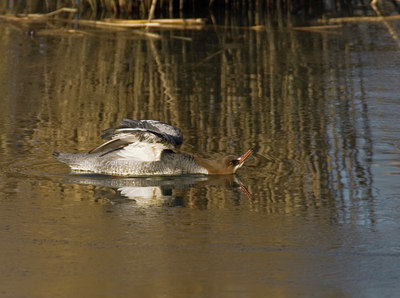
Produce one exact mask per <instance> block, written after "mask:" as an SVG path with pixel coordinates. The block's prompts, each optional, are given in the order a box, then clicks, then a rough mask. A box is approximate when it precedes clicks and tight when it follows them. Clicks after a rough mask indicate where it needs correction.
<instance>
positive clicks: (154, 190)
mask: <svg viewBox="0 0 400 298" xmlns="http://www.w3.org/2000/svg"><path fill="white" fill-rule="evenodd" d="M64 183H71V184H83V185H93V186H97V187H106V188H111V189H113V190H114V191H115V192H113V193H109V192H107V193H105V192H104V191H101V194H100V195H101V197H102V198H105V199H107V200H108V201H109V202H111V203H122V202H128V200H126V199H129V200H134V201H135V202H136V204H137V205H140V206H142V207H146V206H153V205H168V206H184V205H185V199H184V198H183V197H181V196H179V195H176V193H175V192H174V190H178V191H179V190H183V189H189V188H200V187H208V186H218V187H222V188H223V189H228V190H235V191H236V190H240V192H241V193H242V194H244V195H245V196H246V197H247V198H248V199H251V194H250V193H249V192H248V190H247V189H246V187H245V186H244V185H243V184H242V183H241V181H240V180H239V179H238V178H237V177H236V176H234V175H214V176H205V175H181V176H153V177H133V178H127V177H110V176H107V175H98V174H74V175H71V176H69V177H68V178H67V179H66V180H65V181H64ZM200 199H201V198H200Z"/></svg>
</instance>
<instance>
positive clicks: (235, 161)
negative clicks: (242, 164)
mask: <svg viewBox="0 0 400 298" xmlns="http://www.w3.org/2000/svg"><path fill="white" fill-rule="evenodd" d="M238 164H239V161H238V160H237V159H234V160H231V161H230V162H229V165H230V166H234V167H235V166H237V165H238Z"/></svg>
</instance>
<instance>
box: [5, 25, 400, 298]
mask: <svg viewBox="0 0 400 298" xmlns="http://www.w3.org/2000/svg"><path fill="white" fill-rule="evenodd" d="M391 24H392V26H394V29H395V31H396V32H398V33H399V32H400V23H395V22H393V23H391ZM69 29H70V30H65V29H60V28H59V27H57V26H54V25H52V24H48V25H43V24H40V23H37V24H36V23H32V24H27V23H12V22H11V23H7V22H3V23H0V52H1V53H2V58H1V59H0V99H1V109H0V138H1V143H0V144H1V150H0V168H1V174H0V181H1V183H0V222H1V227H0V238H1V242H0V262H1V264H2V266H1V267H0V279H1V285H0V295H1V296H3V297H73V296H77V295H79V296H81V297H90V296H92V297H110V296H113V297H123V296H136V297H159V296H171V297H174V296H176V297H266V296H269V297H271V296H275V297H288V296H290V297H291V296H311V295H314V296H317V297H320V296H329V297H351V296H360V297H377V296H380V297H382V296H385V295H386V296H387V297H389V296H395V295H397V294H398V292H399V290H400V221H399V218H400V184H399V178H400V177H399V174H400V161H399V158H400V122H399V121H398V119H399V115H400V100H399V99H400V98H399V88H400V71H399V70H400V55H399V54H400V51H399V48H398V45H397V44H396V42H395V41H394V40H393V38H392V36H391V35H390V34H389V33H388V31H387V28H386V27H385V26H383V25H382V24H380V23H358V24H344V25H343V26H341V27H337V28H331V29H325V30H321V31H303V30H295V29H291V28H289V29H261V30H250V29H240V28H205V29H204V30H198V31H195V30H173V31H169V30H159V31H157V30H152V31H151V33H152V34H156V35H155V36H151V37H150V36H144V35H141V34H137V33H135V32H137V31H131V30H114V31H111V30H106V29H100V28H89V27H88V28H80V27H73V28H69ZM126 117H129V118H133V119H157V120H161V121H165V122H168V123H171V124H174V125H176V126H178V127H180V128H181V129H182V131H183V133H184V137H185V143H184V145H183V146H182V148H181V150H182V151H184V152H189V153H196V154H199V155H201V156H203V157H208V158H212V157H219V156H221V155H223V154H225V153H230V154H241V153H243V152H245V151H246V150H247V149H249V148H253V150H254V152H255V153H254V155H253V157H252V158H251V160H250V161H248V162H247V163H246V164H245V166H243V167H242V168H241V169H240V170H239V171H238V173H237V175H235V176H234V177H230V176H229V177H190V176H185V177H169V178H162V177H153V178H141V179H133V178H124V179H118V178H110V177H105V176H100V175H99V176H96V175H74V174H71V173H70V171H69V169H68V168H67V167H66V166H65V165H63V164H60V163H58V162H57V161H55V160H54V159H53V157H52V152H54V151H68V152H81V151H88V150H90V149H92V148H93V147H95V146H97V145H98V144H99V143H100V142H101V140H100V135H101V131H102V130H104V129H106V128H108V127H111V126H115V125H117V124H118V122H119V121H120V120H121V119H123V118H126Z"/></svg>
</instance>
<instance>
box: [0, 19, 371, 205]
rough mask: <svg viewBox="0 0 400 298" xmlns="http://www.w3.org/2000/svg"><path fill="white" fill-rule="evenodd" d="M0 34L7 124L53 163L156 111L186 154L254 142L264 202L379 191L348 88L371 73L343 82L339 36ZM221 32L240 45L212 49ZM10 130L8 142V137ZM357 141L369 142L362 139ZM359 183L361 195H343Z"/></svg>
mask: <svg viewBox="0 0 400 298" xmlns="http://www.w3.org/2000/svg"><path fill="white" fill-rule="evenodd" d="M2 31H3V34H2V36H3V37H2V46H3V47H7V48H11V49H12V51H11V52H10V57H9V59H5V60H3V63H2V65H1V68H2V69H3V71H2V73H3V75H2V79H4V81H10V79H9V78H10V75H11V76H12V77H14V78H15V79H14V80H13V82H14V84H18V85H14V86H12V85H11V86H9V85H7V86H8V88H9V89H6V92H10V93H9V94H7V96H6V100H8V101H9V103H8V104H5V108H4V109H3V119H9V120H8V122H4V123H3V125H4V126H5V128H6V126H7V125H8V126H11V125H12V126H14V127H15V128H14V129H15V130H17V131H16V133H17V134H18V136H19V137H20V138H21V139H20V140H19V142H20V143H21V147H23V148H24V149H23V150H27V151H28V152H29V150H31V151H34V148H37V147H38V146H39V151H40V152H39V153H40V154H39V156H43V155H44V156H43V157H44V158H45V159H49V158H50V153H51V152H52V151H72V152H75V151H87V150H89V149H91V148H92V147H94V146H96V145H98V143H99V142H100V139H99V136H100V134H101V130H103V129H106V128H108V127H110V126H115V125H116V124H117V123H118V121H119V120H121V119H123V118H125V117H130V118H133V119H157V120H162V121H165V122H169V123H171V124H173V125H176V126H178V127H180V128H181V129H182V131H183V133H184V136H185V144H184V145H183V147H182V150H183V151H188V152H192V153H197V154H200V155H203V156H206V157H213V156H217V155H219V154H222V153H234V154H239V153H242V152H244V151H245V150H247V149H248V148H253V149H254V150H255V156H254V158H253V161H251V162H250V163H249V164H248V165H246V167H245V168H244V169H243V170H242V172H243V173H244V176H245V177H247V178H250V177H251V179H255V180H256V181H257V183H252V184H251V185H249V190H250V192H251V193H254V194H255V198H256V199H258V200H260V201H263V200H264V201H266V202H267V203H268V202H269V201H272V202H274V201H276V200H284V201H285V202H286V207H287V208H289V207H288V206H290V205H292V207H291V208H295V205H296V204H297V203H295V202H296V201H298V200H303V202H302V203H303V204H305V205H309V206H308V207H312V208H313V207H318V206H321V204H324V201H327V200H330V198H334V197H336V198H338V197H341V198H342V199H343V200H347V199H348V198H349V197H352V196H353V195H359V196H360V198H363V199H370V198H371V193H372V191H371V189H368V188H369V187H370V185H369V183H368V181H369V180H370V178H368V176H369V175H370V174H369V172H370V170H369V167H370V164H369V162H368V160H369V158H368V156H370V155H371V147H370V145H369V144H370V140H369V138H370V135H369V134H370V133H369V131H368V116H367V114H366V113H365V109H366V107H365V106H364V104H363V103H362V99H360V98H353V93H352V92H350V91H346V90H347V87H350V85H351V88H352V89H357V90H358V89H359V88H361V87H362V86H360V82H361V83H362V80H363V78H362V76H361V77H360V76H357V77H356V78H355V79H353V78H352V77H347V78H346V80H344V78H343V77H346V76H347V73H348V72H349V70H350V71H351V70H352V68H354V67H355V66H354V62H352V61H351V56H349V55H347V54H346V40H341V39H338V37H337V35H330V34H319V33H318V34H315V33H308V32H296V31H290V30H287V31H279V32H277V31H273V30H268V31H264V32H260V31H246V30H240V29H226V30H224V31H218V32H212V31H211V32H182V33H181V34H182V35H189V36H190V37H191V38H192V42H188V41H184V40H180V39H174V38H168V36H169V33H168V32H161V35H162V36H163V39H161V40H152V39H141V38H138V36H136V35H134V36H132V35H129V34H127V33H120V34H118V33H114V34H107V33H103V32H100V31H98V32H97V33H96V35H88V36H81V35H79V36H75V35H73V34H71V35H70V36H64V35H63V36H60V37H58V36H56V35H55V36H54V35H49V36H46V35H43V36H42V35H40V34H38V37H37V38H29V37H27V36H22V35H21V33H20V32H19V31H16V30H14V29H13V28H12V27H6V28H4V29H3V30H2ZM38 33H40V30H38ZM204 34H206V35H208V36H207V38H208V39H209V41H208V43H207V46H208V47H205V44H204V42H203V38H204ZM18 39H19V41H17V43H15V41H16V40H18ZM224 39H227V40H235V41H236V43H234V46H230V47H227V48H226V50H224V51H222V52H221V54H220V55H216V56H213V52H215V51H218V49H219V45H218V43H221V42H222V40H224ZM18 42H19V43H20V44H22V43H24V44H25V43H26V44H27V47H28V50H27V47H22V46H18ZM11 45H12V46H11ZM339 51H345V52H344V54H340V55H339V54H338V53H339ZM327 53H330V54H327ZM208 56H211V57H212V58H211V59H209V60H207V59H206V58H207V57H208ZM15 57H18V58H21V60H19V62H18V65H19V66H20V67H15V64H13V61H14V60H15V59H16V58H15ZM7 78H8V79H7ZM343 84H344V85H343ZM22 85H23V86H24V87H23V88H21V86H22ZM3 88H4V87H3ZM27 106H29V110H28V111H26V107H27ZM11 108H13V109H14V110H10V109H11ZM22 115H23V117H21V116H22ZM11 116H13V117H15V120H14V121H15V123H11V119H10V117H11ZM359 119H361V121H359ZM18 123H20V125H18ZM18 130H19V131H18ZM3 131H4V132H5V133H6V134H7V133H8V130H7V129H3ZM3 138H6V140H5V142H2V143H3V144H7V143H8V142H9V138H10V136H6V135H4V134H3ZM358 140H362V142H364V143H365V146H363V147H357V145H356V143H357V142H358ZM10 148H11V147H10V146H7V147H6V148H4V149H5V151H8V150H10ZM28 148H30V149H28ZM35 150H36V149H35ZM8 154H13V152H9V153H8ZM255 173H256V175H255ZM358 177H362V179H361V178H358ZM365 181H367V182H365ZM343 183H344V185H342V184H343ZM350 185H352V186H353V187H355V188H358V189H360V188H361V189H362V191H361V193H360V194H354V193H353V194H352V195H350V196H347V195H345V194H343V193H342V192H341V191H340V189H341V188H343V187H344V188H348V187H349V186H350ZM347 203H349V202H346V204H347Z"/></svg>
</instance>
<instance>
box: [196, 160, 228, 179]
mask: <svg viewBox="0 0 400 298" xmlns="http://www.w3.org/2000/svg"><path fill="white" fill-rule="evenodd" d="M194 159H195V160H196V162H197V163H198V164H199V166H201V167H203V168H205V169H206V170H207V171H208V174H209V175H220V174H233V173H232V172H229V171H228V169H226V168H225V167H223V166H222V164H221V162H220V161H218V160H210V159H205V158H201V157H194Z"/></svg>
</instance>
